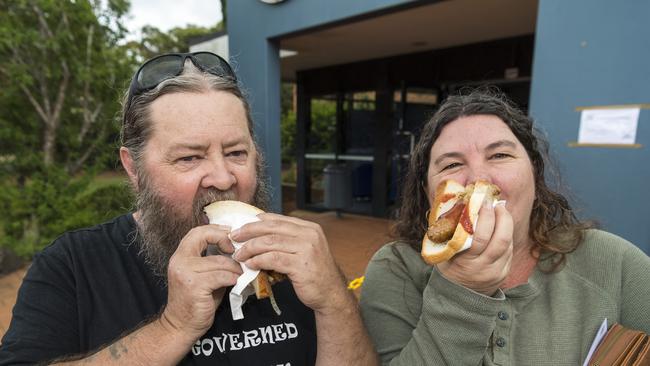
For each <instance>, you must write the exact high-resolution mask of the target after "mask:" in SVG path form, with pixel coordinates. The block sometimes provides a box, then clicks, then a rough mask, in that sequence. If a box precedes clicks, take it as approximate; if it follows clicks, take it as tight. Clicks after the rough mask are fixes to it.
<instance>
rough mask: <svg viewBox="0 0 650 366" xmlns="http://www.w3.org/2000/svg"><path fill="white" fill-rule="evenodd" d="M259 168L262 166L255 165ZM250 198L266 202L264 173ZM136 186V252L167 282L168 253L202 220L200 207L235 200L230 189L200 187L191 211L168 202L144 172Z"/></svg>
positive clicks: (261, 205) (264, 207)
mask: <svg viewBox="0 0 650 366" xmlns="http://www.w3.org/2000/svg"><path fill="white" fill-rule="evenodd" d="M259 170H262V169H259ZM259 170H258V181H257V188H256V190H255V195H254V196H253V202H247V203H250V204H252V205H254V206H256V207H258V208H260V209H262V210H264V211H266V210H267V207H268V202H269V196H270V194H269V188H268V184H267V182H266V179H265V177H264V176H260V171H259ZM138 187H139V189H138V190H137V192H135V198H136V209H137V210H138V211H139V213H140V217H139V219H138V243H139V245H140V249H139V253H140V255H142V256H143V257H144V259H145V262H146V263H147V265H149V266H150V267H151V269H152V270H153V272H154V274H155V275H156V276H159V277H161V278H163V279H164V280H165V281H164V282H167V281H166V279H167V266H168V264H169V259H170V258H171V256H172V254H174V252H175V251H176V248H177V247H178V244H179V243H180V242H181V240H182V239H183V238H184V237H185V235H186V234H187V233H188V232H189V231H190V230H191V229H192V228H194V227H197V226H200V225H203V224H204V223H205V221H204V220H205V219H204V217H205V214H204V212H203V207H205V206H206V205H207V204H210V203H212V202H215V201H223V200H236V199H237V197H236V195H235V192H233V191H232V190H228V191H221V190H218V189H216V188H211V189H200V191H199V192H198V193H197V195H196V196H195V197H194V200H193V202H192V213H191V215H189V216H188V215H187V214H186V213H183V212H181V210H179V209H178V207H176V206H175V205H174V204H172V203H168V202H166V201H165V199H163V198H162V197H161V196H160V195H158V193H157V192H156V190H155V188H153V187H152V184H151V181H150V179H149V177H148V176H146V173H141V174H140V177H139V178H138Z"/></svg>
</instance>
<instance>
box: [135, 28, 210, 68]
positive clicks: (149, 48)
mask: <svg viewBox="0 0 650 366" xmlns="http://www.w3.org/2000/svg"><path fill="white" fill-rule="evenodd" d="M221 29H222V23H217V24H216V25H215V26H213V27H210V28H206V27H200V26H196V25H191V24H190V25H187V26H186V27H175V28H172V29H170V30H169V31H166V32H163V31H161V30H160V29H158V28H156V27H153V26H149V25H147V26H144V27H142V39H141V40H140V41H132V42H130V43H129V47H131V48H132V49H133V50H135V51H136V53H137V54H138V55H139V56H140V58H141V59H142V60H146V59H149V58H151V57H153V56H156V55H159V54H161V53H167V52H188V51H189V41H190V39H191V38H194V37H199V36H204V35H208V34H210V33H215V32H218V31H220V30H221Z"/></svg>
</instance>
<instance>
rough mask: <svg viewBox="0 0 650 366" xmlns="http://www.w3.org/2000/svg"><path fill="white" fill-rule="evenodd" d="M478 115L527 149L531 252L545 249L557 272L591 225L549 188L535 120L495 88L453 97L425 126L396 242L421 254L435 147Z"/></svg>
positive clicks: (545, 153) (407, 181) (406, 180)
mask: <svg viewBox="0 0 650 366" xmlns="http://www.w3.org/2000/svg"><path fill="white" fill-rule="evenodd" d="M474 115H493V116H496V117H499V118H500V119H501V120H502V121H503V122H504V123H505V124H506V125H507V126H508V128H510V130H511V131H512V133H513V134H514V135H515V137H517V139H518V140H519V142H521V144H522V145H523V146H524V148H525V149H526V152H527V153H528V157H529V158H530V161H531V164H532V166H533V174H534V177H535V200H534V202H533V208H532V212H531V215H530V230H529V233H528V235H529V236H530V238H531V240H532V242H533V244H534V247H533V249H541V250H540V251H539V252H540V253H541V255H542V256H543V258H542V259H549V260H550V261H549V262H547V263H549V264H550V265H548V267H547V268H548V269H549V270H555V269H557V268H558V267H559V266H560V265H561V264H562V263H563V262H564V260H565V256H566V254H567V253H570V252H572V251H574V250H575V249H576V248H577V247H578V245H579V244H580V243H581V242H582V239H583V235H584V234H583V231H584V229H585V228H588V227H591V226H592V224H591V223H583V222H581V221H579V220H578V218H577V217H576V215H575V214H574V212H573V210H572V208H571V206H570V205H569V202H568V200H567V199H566V197H565V196H564V195H562V194H560V193H558V192H555V191H554V190H552V189H551V188H549V186H548V185H547V182H546V179H545V171H544V167H545V164H546V163H548V162H549V157H548V142H547V140H546V139H545V138H544V137H543V136H542V134H541V133H540V132H539V131H538V130H537V129H536V128H534V126H533V120H532V119H531V118H530V117H528V116H526V115H525V114H524V113H523V112H522V111H521V110H520V109H518V108H517V107H515V106H514V105H513V103H512V102H510V101H509V100H508V99H507V98H506V97H505V95H504V94H503V93H501V92H499V91H498V90H497V89H496V88H489V89H488V88H482V89H478V90H473V91H471V92H469V93H462V94H459V95H454V96H450V97H449V98H447V100H446V101H445V102H444V103H442V105H441V106H440V108H439V109H438V111H437V112H436V113H435V114H434V115H433V117H432V118H431V119H430V120H429V121H428V122H427V123H426V124H425V125H424V127H423V128H422V133H421V135H420V138H419V140H418V143H417V144H416V145H415V148H414V150H413V153H412V156H411V160H410V164H409V169H408V172H407V174H406V177H405V178H404V183H403V190H402V194H401V207H400V209H399V211H398V213H397V219H396V223H395V225H394V226H393V235H394V237H395V238H396V239H398V240H402V241H405V242H407V243H409V245H411V247H413V249H415V250H416V251H418V252H419V251H420V250H421V245H422V244H421V241H422V237H423V235H424V233H425V232H426V230H427V211H428V210H429V201H428V199H427V192H426V187H427V184H428V182H427V171H428V168H429V159H430V152H431V147H432V146H433V144H434V143H435V141H436V140H437V139H438V137H439V136H440V133H441V132H442V129H443V128H444V127H445V126H446V125H448V124H449V123H451V122H453V121H455V120H457V119H458V118H461V117H468V116H474ZM557 178H558V179H559V175H558V176H557ZM534 253H535V252H534Z"/></svg>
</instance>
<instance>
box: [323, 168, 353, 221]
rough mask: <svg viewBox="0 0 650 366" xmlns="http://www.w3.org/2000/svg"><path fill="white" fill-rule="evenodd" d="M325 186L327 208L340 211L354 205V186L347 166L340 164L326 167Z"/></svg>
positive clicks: (324, 170) (324, 172)
mask: <svg viewBox="0 0 650 366" xmlns="http://www.w3.org/2000/svg"><path fill="white" fill-rule="evenodd" d="M323 186H324V187H323V188H324V190H325V192H324V196H325V202H324V205H325V207H326V208H328V209H332V210H339V209H342V208H347V207H349V206H350V204H351V203H352V184H351V177H350V172H349V170H348V168H347V165H345V164H340V163H339V164H328V165H327V166H325V168H324V169H323Z"/></svg>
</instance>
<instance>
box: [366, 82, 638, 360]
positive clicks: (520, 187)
mask: <svg viewBox="0 0 650 366" xmlns="http://www.w3.org/2000/svg"><path fill="white" fill-rule="evenodd" d="M547 157H548V143H547V142H546V140H545V139H544V138H543V137H542V136H541V135H540V134H539V133H538V132H537V131H536V129H535V128H533V121H532V120H531V118H529V117H527V116H526V115H525V114H523V113H522V112H521V111H520V110H519V109H517V108H516V107H515V106H513V105H512V104H511V103H510V102H509V101H508V100H507V99H506V98H505V97H504V96H503V95H502V94H500V93H498V92H496V91H494V90H485V89H484V90H479V91H473V92H471V93H469V94H466V95H458V96H451V97H449V98H448V99H447V100H446V101H445V102H444V103H443V104H442V105H441V106H440V108H439V110H438V111H437V112H436V114H435V115H434V116H433V117H432V118H431V120H429V121H428V122H427V123H426V124H425V125H424V127H423V130H422V133H421V136H420V139H419V141H418V143H417V146H416V147H415V149H414V151H413V154H412V157H411V161H410V166H409V172H408V174H407V176H406V177H405V181H404V190H403V192H402V202H401V208H400V210H399V215H398V218H397V221H396V225H395V228H394V229H395V230H394V233H395V237H396V240H395V241H394V242H392V243H390V244H388V245H386V246H384V247H383V248H382V249H381V250H380V251H379V252H378V253H377V254H376V255H375V256H374V258H373V259H372V261H371V263H370V264H369V266H368V270H367V273H366V277H365V282H364V285H363V289H362V294H361V309H362V312H363V317H364V321H365V323H366V326H367V327H368V330H369V332H370V335H371V337H372V338H373V341H374V344H375V347H376V348H377V351H378V353H379V355H380V357H381V359H382V363H383V364H386V365H388V364H390V365H540V364H546V365H576V364H580V363H582V361H583V360H584V358H585V357H586V356H587V353H588V350H589V347H590V345H591V343H592V341H593V339H594V336H595V335H596V332H597V330H598V328H599V326H600V325H601V323H602V322H603V320H604V319H605V318H607V319H608V321H609V323H610V324H611V323H613V322H619V323H622V324H623V325H624V326H627V327H630V328H635V329H640V330H643V331H645V332H649V331H650V258H649V257H648V256H647V255H645V254H644V253H643V252H642V251H641V250H639V249H638V248H637V247H635V246H634V245H632V244H630V243H629V242H627V241H625V240H624V239H621V238H619V237H617V236H615V235H612V234H609V233H606V232H604V231H600V230H597V229H594V228H593V227H592V225H590V224H589V223H587V222H581V221H580V220H578V219H577V218H576V216H575V214H574V211H573V210H572V208H571V206H570V205H569V202H568V200H567V199H566V198H565V197H564V196H563V195H561V194H559V193H558V192H556V191H554V190H553V189H551V188H550V187H549V185H548V183H547V178H549V177H547V176H546V174H545V164H548V159H547ZM447 179H454V180H456V181H458V182H460V183H461V184H468V183H471V182H474V181H476V180H478V179H485V180H488V181H489V182H491V183H493V184H495V185H497V186H498V187H499V188H500V189H501V199H502V200H505V201H506V204H505V205H503V204H502V205H497V206H496V207H492V205H484V206H483V207H482V208H481V211H480V216H479V220H478V223H477V226H476V230H475V233H474V240H473V244H472V247H471V248H470V249H469V250H467V251H464V252H462V253H459V254H457V255H456V256H455V257H453V258H452V259H451V260H449V261H446V262H443V263H439V264H437V265H435V266H429V265H427V264H426V263H425V262H424V261H423V260H422V258H421V256H420V249H421V247H420V246H421V241H422V237H423V235H424V233H425V232H426V229H427V217H426V216H427V211H428V210H429V207H430V205H431V203H432V202H433V199H434V194H435V188H436V186H437V185H438V184H439V183H440V182H442V181H445V180H447Z"/></svg>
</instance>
